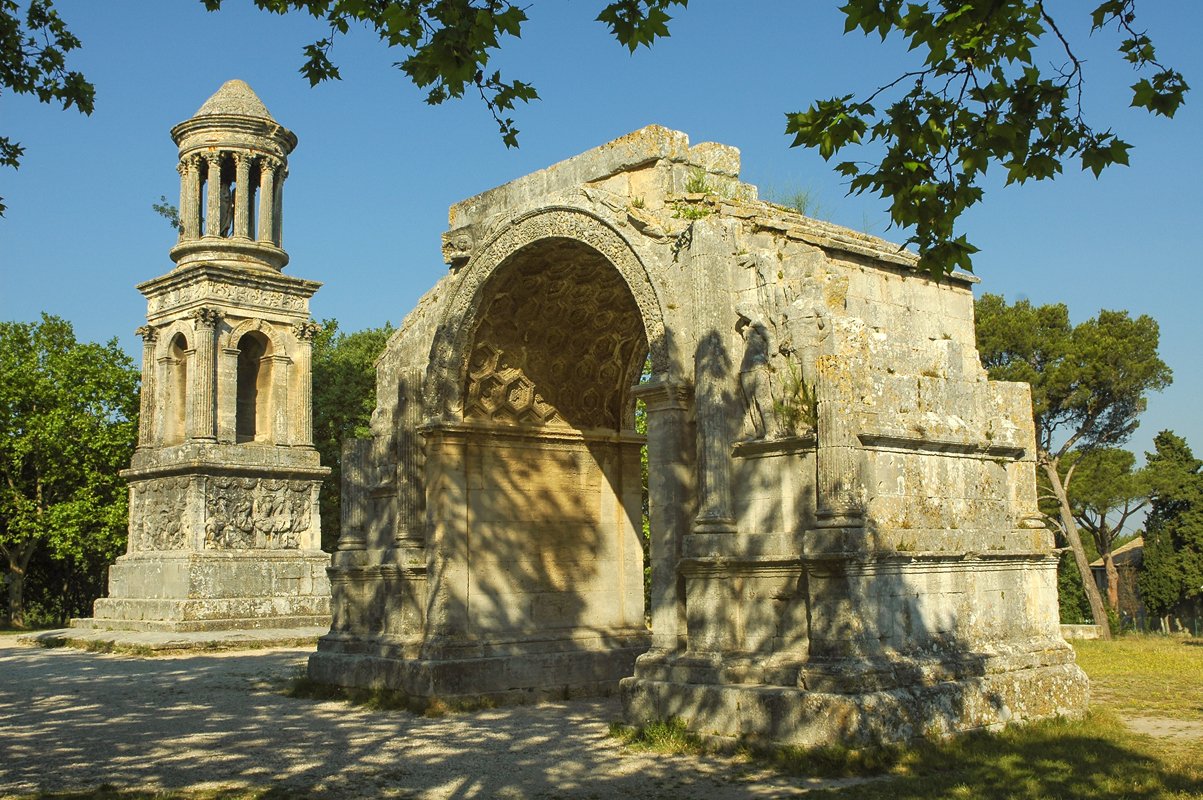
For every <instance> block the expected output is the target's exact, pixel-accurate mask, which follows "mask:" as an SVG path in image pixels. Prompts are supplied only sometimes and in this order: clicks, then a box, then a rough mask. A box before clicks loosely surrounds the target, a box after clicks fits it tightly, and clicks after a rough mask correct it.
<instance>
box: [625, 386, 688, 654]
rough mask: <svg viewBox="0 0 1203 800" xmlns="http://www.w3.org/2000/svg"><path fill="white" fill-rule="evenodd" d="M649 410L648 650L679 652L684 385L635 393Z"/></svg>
mask: <svg viewBox="0 0 1203 800" xmlns="http://www.w3.org/2000/svg"><path fill="white" fill-rule="evenodd" d="M634 394H635V396H636V397H638V398H639V399H641V400H643V402H644V404H645V406H646V408H647V480H648V501H649V506H650V508H649V517H650V518H649V520H648V525H649V528H650V530H651V546H650V548H649V549H650V553H649V555H650V558H651V562H652V563H651V568H652V586H651V593H650V598H649V602H650V604H651V608H650V609H649V612H650V614H651V617H652V647H654V648H657V649H661V650H669V651H673V650H678V649H680V648H681V647H682V646H683V644H684V641H685V604H684V602H683V599H684V598H683V591H684V589H683V584H682V581H681V577H680V576H679V575H678V574H677V562H678V561H679V560H680V558H681V544H682V542H683V541H684V539H685V536H686V535H687V534H688V533H689V530H690V526H691V524H692V522H693V515H692V507H693V505H694V485H693V461H694V459H693V442H694V432H693V431H692V430H691V425H690V422H689V406H690V401H691V400H692V397H691V394H692V393H691V391H690V388H689V387H688V386H687V385H685V384H683V383H672V382H669V381H667V380H662V379H658V380H654V381H653V382H651V383H645V384H643V385H641V386H639V387H637V388H636V389H635V392H634Z"/></svg>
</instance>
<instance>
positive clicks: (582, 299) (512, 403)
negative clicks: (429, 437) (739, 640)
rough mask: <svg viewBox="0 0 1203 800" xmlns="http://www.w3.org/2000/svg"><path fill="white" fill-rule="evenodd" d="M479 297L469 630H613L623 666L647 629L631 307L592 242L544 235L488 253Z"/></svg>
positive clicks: (470, 380) (583, 646)
mask: <svg viewBox="0 0 1203 800" xmlns="http://www.w3.org/2000/svg"><path fill="white" fill-rule="evenodd" d="M478 309H479V311H478V314H477V316H476V321H475V324H474V326H473V331H472V335H471V339H470V342H471V344H470V347H469V349H468V351H467V353H468V354H467V359H466V360H467V364H466V370H465V375H464V378H463V380H464V383H463V398H464V404H463V419H464V423H465V425H466V426H468V427H469V428H470V429H471V430H472V431H473V435H472V436H471V437H470V438H469V439H468V440H467V441H466V443H465V448H466V449H465V471H466V475H465V478H466V486H467V497H466V499H467V516H468V519H467V533H468V559H467V561H468V563H467V567H468V576H467V597H466V622H467V628H468V631H469V632H470V634H471V635H472V636H473V637H484V638H486V639H495V640H498V641H500V640H506V641H508V642H511V643H512V644H514V645H519V646H520V648H521V645H520V643H525V642H531V641H536V640H537V641H539V642H542V643H544V644H540V645H538V646H545V643H546V642H547V641H548V640H555V641H557V642H558V644H557V645H556V647H558V648H560V649H562V650H589V649H595V650H596V649H606V648H608V647H609V645H608V644H603V643H613V642H619V643H620V646H619V648H618V649H619V650H621V651H622V652H623V653H625V660H626V661H627V665H626V667H625V670H627V671H629V669H630V665H629V661H630V659H633V657H634V655H635V654H637V652H638V651H639V650H640V649H641V648H642V647H643V646H645V645H646V641H645V637H646V626H645V617H644V569H643V565H644V555H643V552H644V551H643V547H642V539H643V531H642V527H643V526H642V524H641V518H642V510H643V506H644V502H643V488H642V483H643V482H642V480H641V458H640V450H641V446H642V445H643V442H644V437H643V436H642V435H640V434H638V433H637V432H636V427H635V422H636V420H635V399H634V395H633V392H632V388H633V386H634V385H635V384H637V383H638V381H639V379H640V375H641V373H642V372H643V367H644V364H645V361H646V358H647V352H648V345H647V336H646V333H645V328H644V324H643V319H642V317H641V315H640V312H639V308H638V306H637V305H636V302H635V299H634V297H633V296H632V294H631V291H630V289H629V288H628V286H627V284H626V282H625V281H624V280H623V278H622V276H621V274H620V273H619V272H618V270H617V269H616V268H615V267H614V266H613V265H612V264H611V263H610V262H609V261H608V260H607V259H606V258H605V257H604V256H603V255H602V254H600V253H599V252H598V251H596V250H594V249H593V248H591V247H589V246H588V245H586V244H584V243H582V242H579V241H577V240H574V239H566V238H561V239H557V238H552V239H544V240H540V241H537V242H535V243H533V244H531V245H528V246H526V247H524V248H522V249H520V250H518V251H517V252H515V253H514V254H513V255H511V256H510V257H509V258H508V259H507V260H506V261H505V262H504V263H503V264H502V265H501V266H499V267H498V269H497V270H496V271H495V272H494V274H493V276H492V277H491V278H490V279H489V280H488V282H487V283H486V284H485V285H484V287H483V290H482V298H481V302H480V304H479V306H478ZM616 677H619V676H618V675H616V676H613V677H610V680H614V679H615V678H616ZM538 682H539V683H546V679H545V678H544V679H543V680H541V681H538ZM577 682H578V681H574V680H569V679H566V680H565V683H577Z"/></svg>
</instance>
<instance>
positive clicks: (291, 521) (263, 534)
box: [205, 478, 313, 550]
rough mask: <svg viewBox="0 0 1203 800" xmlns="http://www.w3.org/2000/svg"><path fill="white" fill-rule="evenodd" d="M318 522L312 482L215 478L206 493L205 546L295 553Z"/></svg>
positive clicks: (211, 479)
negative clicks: (314, 522)
mask: <svg viewBox="0 0 1203 800" xmlns="http://www.w3.org/2000/svg"><path fill="white" fill-rule="evenodd" d="M312 518H313V492H312V483H311V482H310V481H287V480H275V479H268V478H210V479H209V480H208V482H207V486H206V490H205V548H206V549H209V550H248V549H268V550H291V549H295V548H297V547H299V546H300V536H301V534H303V533H304V532H305V531H307V530H308V529H309V525H310V522H311V521H312Z"/></svg>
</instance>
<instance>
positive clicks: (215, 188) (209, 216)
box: [205, 153, 221, 236]
mask: <svg viewBox="0 0 1203 800" xmlns="http://www.w3.org/2000/svg"><path fill="white" fill-rule="evenodd" d="M205 162H206V163H207V164H208V169H209V171H208V174H207V177H206V179H205V182H206V183H207V184H208V195H207V197H206V198H205V200H206V202H205V236H220V235H221V154H220V153H208V154H206V155H205Z"/></svg>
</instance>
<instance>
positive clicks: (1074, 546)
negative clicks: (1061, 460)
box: [1040, 458, 1111, 639]
mask: <svg viewBox="0 0 1203 800" xmlns="http://www.w3.org/2000/svg"><path fill="white" fill-rule="evenodd" d="M1040 466H1042V467H1043V468H1044V474H1045V476H1046V477H1047V478H1048V482H1049V485H1050V486H1051V487H1052V489H1053V494H1055V495H1056V496H1057V506H1058V511H1059V512H1060V515H1061V527H1062V528H1064V530H1065V538H1067V539H1069V548H1070V549H1071V550H1072V551H1073V554H1074V561H1075V562H1077V565H1078V572H1079V573H1080V574H1081V575H1082V588H1083V589H1085V590H1086V599H1087V600H1089V601H1090V615H1091V616H1092V617H1094V624H1095V625H1097V626H1098V628H1099V636H1101V637H1102V638H1104V639H1110V638H1111V625H1110V624H1109V622H1108V620H1107V609H1106V607H1105V606H1104V605H1103V598H1102V596H1101V595H1100V594H1099V587H1098V586H1097V585H1095V582H1094V576H1093V575H1092V574H1091V572H1090V562H1089V561H1087V560H1086V550H1085V549H1084V548H1083V547H1082V537H1081V536H1079V535H1078V524H1077V522H1075V521H1074V515H1073V512H1072V511H1071V510H1070V507H1069V495H1068V494H1066V492H1065V487H1064V486H1062V485H1061V474H1060V473H1059V472H1057V460H1056V459H1055V458H1052V459H1048V458H1042V459H1040Z"/></svg>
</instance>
